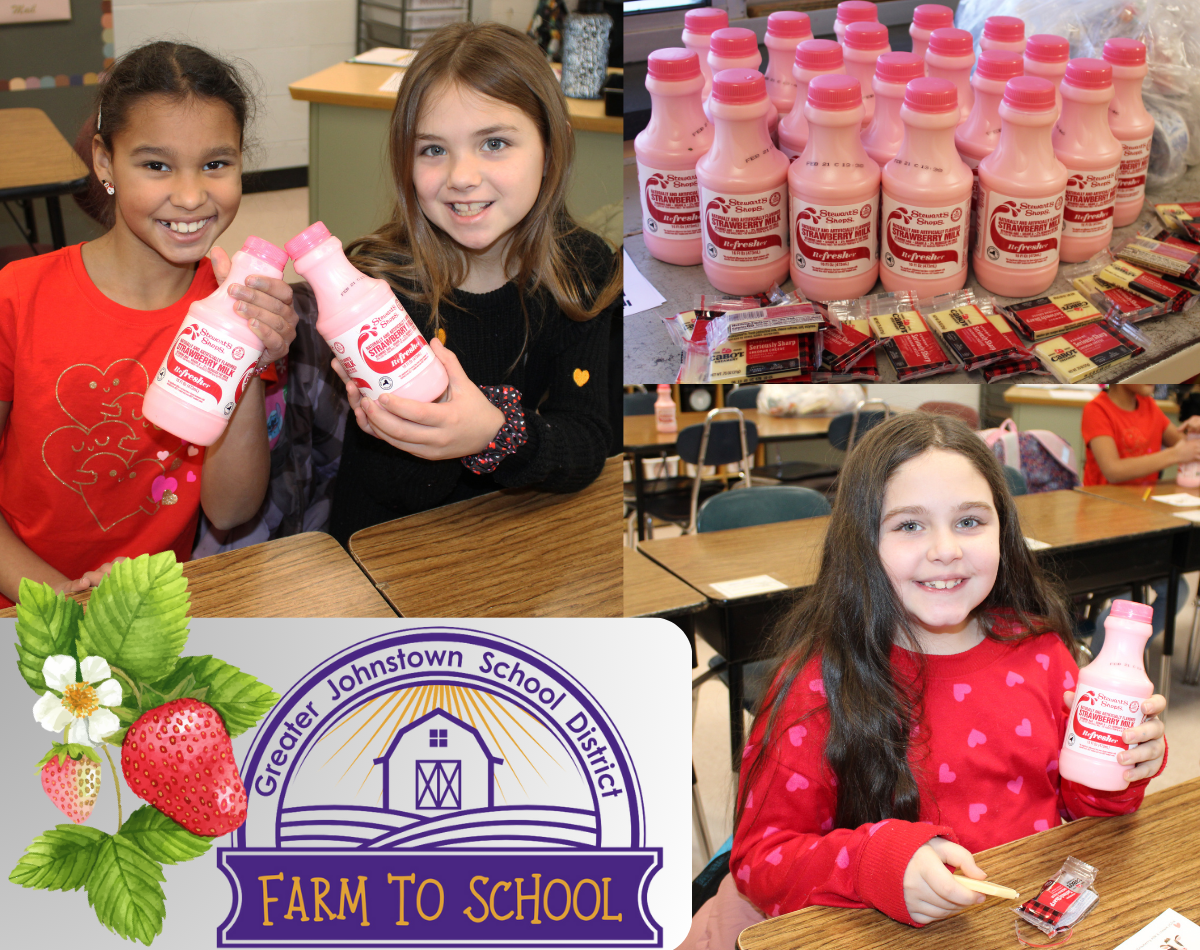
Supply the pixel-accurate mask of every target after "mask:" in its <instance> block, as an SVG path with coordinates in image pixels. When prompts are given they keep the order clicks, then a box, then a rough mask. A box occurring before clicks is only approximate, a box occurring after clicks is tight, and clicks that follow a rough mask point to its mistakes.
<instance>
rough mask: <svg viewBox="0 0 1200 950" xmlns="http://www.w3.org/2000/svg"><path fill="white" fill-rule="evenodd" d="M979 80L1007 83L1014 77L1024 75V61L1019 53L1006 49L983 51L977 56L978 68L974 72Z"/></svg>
mask: <svg viewBox="0 0 1200 950" xmlns="http://www.w3.org/2000/svg"><path fill="white" fill-rule="evenodd" d="M975 73H976V75H978V76H979V77H980V78H981V79H994V80H997V81H999V82H1008V81H1009V80H1010V79H1012V78H1013V77H1014V76H1023V75H1025V60H1024V59H1023V58H1022V57H1021V54H1020V53H1014V52H1012V50H1007V49H985V50H984V51H983V52H982V53H980V54H979V66H978V68H977V69H976V70H975Z"/></svg>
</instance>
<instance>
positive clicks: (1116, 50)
mask: <svg viewBox="0 0 1200 950" xmlns="http://www.w3.org/2000/svg"><path fill="white" fill-rule="evenodd" d="M1104 58H1105V59H1106V60H1107V61H1108V62H1110V63H1112V64H1113V65H1114V66H1141V65H1142V64H1143V63H1145V62H1146V44H1145V43H1139V42H1138V41H1137V40H1127V39H1125V38H1124V37H1115V38H1113V39H1111V40H1105V41H1104Z"/></svg>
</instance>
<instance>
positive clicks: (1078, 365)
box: [1033, 320, 1147, 383]
mask: <svg viewBox="0 0 1200 950" xmlns="http://www.w3.org/2000/svg"><path fill="white" fill-rule="evenodd" d="M1146 342H1147V341H1146V337H1145V336H1144V335H1143V334H1141V333H1139V332H1138V331H1136V330H1134V329H1133V328H1132V327H1130V326H1129V325H1128V324H1121V326H1120V327H1119V328H1118V326H1116V325H1115V322H1110V321H1107V320H1106V321H1104V322H1103V323H1097V324H1090V325H1088V326H1085V327H1079V328H1078V329H1076V330H1069V331H1067V332H1066V333H1064V334H1062V335H1061V336H1056V337H1053V338H1052V339H1049V340H1045V341H1043V342H1041V343H1038V344H1037V345H1035V346H1034V348H1033V352H1034V355H1036V356H1037V357H1038V359H1040V360H1041V361H1042V363H1043V365H1044V366H1045V367H1046V368H1047V369H1048V370H1050V372H1051V374H1052V375H1053V376H1054V378H1055V379H1057V380H1058V381H1059V382H1062V383H1083V382H1087V381H1088V380H1089V379H1091V378H1092V377H1094V376H1098V375H1100V373H1102V372H1104V371H1105V370H1107V369H1109V368H1111V367H1113V366H1115V365H1117V364H1118V363H1123V362H1125V361H1126V360H1129V359H1132V358H1133V357H1135V356H1137V355H1139V354H1140V353H1144V352H1145V349H1146Z"/></svg>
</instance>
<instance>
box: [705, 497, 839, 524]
mask: <svg viewBox="0 0 1200 950" xmlns="http://www.w3.org/2000/svg"><path fill="white" fill-rule="evenodd" d="M830 510H831V509H830V507H829V502H828V501H827V500H826V498H825V496H824V495H822V494H821V493H820V492H817V491H813V490H812V489H811V488H802V487H800V486H799V485H758V486H753V487H751V488H741V489H738V490H737V491H729V492H722V493H721V494H720V495H714V496H713V497H712V498H710V499H708V501H706V502H705V503H704V504H703V505H701V506H700V511H699V513H698V514H697V515H696V530H697V531H698V532H702V531H723V530H725V529H726V528H748V527H750V526H751V525H757V524H772V523H774V522H776V521H796V520H798V519H800V518H813V517H816V516H818V515H827V514H829V512H830Z"/></svg>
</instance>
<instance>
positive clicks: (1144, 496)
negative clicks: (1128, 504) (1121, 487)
mask: <svg viewBox="0 0 1200 950" xmlns="http://www.w3.org/2000/svg"><path fill="white" fill-rule="evenodd" d="M1153 490H1154V486H1153V485H1147V486H1146V490H1145V491H1144V492H1143V493H1142V501H1145V500H1146V499H1147V498H1149V497H1150V492H1152V491H1153Z"/></svg>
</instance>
